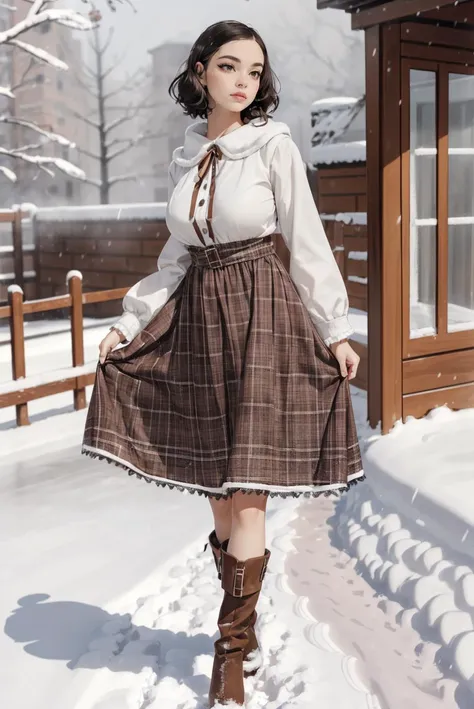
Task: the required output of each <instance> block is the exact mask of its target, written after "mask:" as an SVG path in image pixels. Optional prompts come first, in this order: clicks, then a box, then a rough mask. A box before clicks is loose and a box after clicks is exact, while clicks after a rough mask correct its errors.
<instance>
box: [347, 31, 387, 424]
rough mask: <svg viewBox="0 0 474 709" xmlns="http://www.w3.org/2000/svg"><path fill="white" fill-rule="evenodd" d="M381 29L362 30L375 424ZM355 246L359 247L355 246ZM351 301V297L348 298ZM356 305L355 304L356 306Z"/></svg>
mask: <svg viewBox="0 0 474 709" xmlns="http://www.w3.org/2000/svg"><path fill="white" fill-rule="evenodd" d="M381 54H382V30H381V28H380V27H371V28H370V29H368V30H366V32H365V73H366V92H367V95H366V133H367V244H368V246H367V250H368V251H369V253H370V258H369V260H368V264H367V265H368V288H367V298H368V305H367V307H368V312H369V314H368V318H369V339H368V365H367V368H368V388H367V403H368V418H369V423H370V425H371V426H372V427H374V428H375V427H376V426H377V424H378V423H379V421H380V420H381V418H382V342H381V318H382V311H381V268H382V250H381V228H382V195H381V169H380V167H381V164H380V160H381V155H380V151H381V145H380V143H381V122H380V119H381V105H380V102H381V98H382V96H381V79H380V76H381V71H382V67H381V61H382V57H381ZM355 250H357V251H362V250H363V249H361V248H358V247H356V248H355ZM352 302H353V303H354V304H355V302H356V301H355V299H353V301H352ZM356 307H357V306H356Z"/></svg>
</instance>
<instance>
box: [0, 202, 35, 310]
mask: <svg viewBox="0 0 474 709" xmlns="http://www.w3.org/2000/svg"><path fill="white" fill-rule="evenodd" d="M28 216H29V214H27V213H25V212H23V211H22V210H21V209H2V210H0V224H11V243H10V244H2V243H0V302H2V301H3V302H5V301H6V300H7V288H8V286H10V285H11V284H13V283H15V284H17V285H18V286H20V288H22V290H23V291H25V292H27V293H31V295H33V294H34V293H36V284H35V278H36V252H35V246H34V244H26V245H25V244H24V243H23V233H22V219H24V218H25V217H28Z"/></svg>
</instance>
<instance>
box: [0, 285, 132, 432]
mask: <svg viewBox="0 0 474 709" xmlns="http://www.w3.org/2000/svg"><path fill="white" fill-rule="evenodd" d="M68 276H69V277H68V281H67V282H68V291H69V292H68V294H66V295H61V296H56V297H53V298H44V299H42V300H30V301H24V300H23V291H22V290H21V288H19V287H13V288H11V289H10V290H9V293H8V295H9V304H8V305H5V306H2V307H0V320H2V319H6V318H9V320H10V334H11V352H12V375H13V381H15V382H18V380H23V379H24V380H25V382H24V384H25V385H24V386H22V382H21V381H20V382H19V385H18V387H15V388H14V389H13V390H11V391H6V392H5V393H1V388H2V387H1V385H0V408H5V407H7V406H15V407H16V422H17V425H18V426H26V425H28V424H29V417H28V402H29V401H33V400H35V399H42V398H43V397H46V396H51V395H52V394H59V393H61V392H64V391H72V392H73V393H74V408H75V409H76V410H79V409H84V408H85V407H86V405H87V402H86V392H85V388H86V386H88V385H89V384H93V383H94V379H95V367H94V371H92V372H85V371H84V319H83V306H84V305H86V304H88V303H102V302H105V301H113V300H119V299H121V298H123V296H124V295H125V293H126V292H127V290H128V289H127V288H114V289H113V290H106V291H93V292H89V293H83V292H82V276H81V274H80V273H79V272H78V271H73V272H71V273H70V274H68ZM62 308H69V309H70V312H71V349H72V367H70V368H69V369H67V370H62V375H61V377H60V378H59V379H56V380H53V381H47V382H38V381H35V379H36V380H37V379H38V377H35V376H33V377H30V378H29V379H30V381H28V378H27V377H26V361H25V359H26V358H25V334H24V316H25V315H27V314H31V313H46V312H50V311H52V310H59V309H62ZM52 374H53V375H54V372H53V373H52ZM42 378H43V379H44V376H43V377H42Z"/></svg>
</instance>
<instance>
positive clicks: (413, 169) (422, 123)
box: [410, 69, 438, 338]
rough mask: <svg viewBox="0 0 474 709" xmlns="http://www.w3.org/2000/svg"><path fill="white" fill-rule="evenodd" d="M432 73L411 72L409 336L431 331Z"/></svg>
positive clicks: (434, 147) (434, 143)
mask: <svg viewBox="0 0 474 709" xmlns="http://www.w3.org/2000/svg"><path fill="white" fill-rule="evenodd" d="M436 171H437V134H436V74H435V73H434V72H432V71H419V70H413V69H412V70H411V71H410V336H411V337H412V338H415V337H423V336H426V335H433V334H436V250H437V223H438V222H437V199H436V184H437V182H436Z"/></svg>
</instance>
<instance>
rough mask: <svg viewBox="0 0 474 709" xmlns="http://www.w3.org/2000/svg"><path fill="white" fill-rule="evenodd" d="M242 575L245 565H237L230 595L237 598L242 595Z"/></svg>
mask: <svg viewBox="0 0 474 709" xmlns="http://www.w3.org/2000/svg"><path fill="white" fill-rule="evenodd" d="M244 575H245V566H238V567H237V568H236V570H235V574H234V588H233V593H232V595H233V596H236V597H237V598H242V596H243V595H244Z"/></svg>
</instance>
